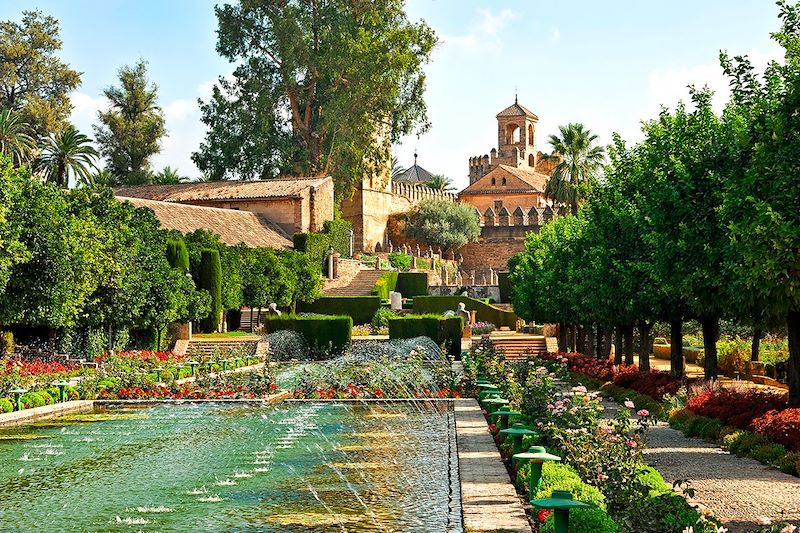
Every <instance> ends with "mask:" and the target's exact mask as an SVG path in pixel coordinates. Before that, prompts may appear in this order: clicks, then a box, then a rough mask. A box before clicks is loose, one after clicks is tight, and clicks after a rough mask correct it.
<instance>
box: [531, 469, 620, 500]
mask: <svg viewBox="0 0 800 533" xmlns="http://www.w3.org/2000/svg"><path fill="white" fill-rule="evenodd" d="M554 490H566V491H569V492H571V493H572V495H573V496H574V497H575V499H576V500H580V501H582V502H584V503H590V504H592V505H594V506H596V507H598V508H599V509H605V508H606V499H605V497H604V496H603V493H602V492H600V490H599V489H597V488H596V487H592V486H591V485H587V484H586V483H584V482H583V481H581V478H580V476H578V474H577V472H575V469H573V468H572V467H571V466H568V465H565V464H563V463H545V464H544V465H542V483H541V485H540V486H539V490H538V491H537V492H536V494H535V495H534V497H533V498H549V497H550V495H551V494H552V493H553V491H554Z"/></svg>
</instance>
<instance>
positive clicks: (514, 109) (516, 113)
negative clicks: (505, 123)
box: [497, 102, 539, 120]
mask: <svg viewBox="0 0 800 533" xmlns="http://www.w3.org/2000/svg"><path fill="white" fill-rule="evenodd" d="M502 117H530V118H532V119H534V120H539V117H537V116H536V114H535V113H534V112H533V111H531V110H530V109H528V108H527V107H525V106H523V105H520V104H519V103H518V102H514V103H513V104H511V105H510V106H508V107H507V108H505V109H503V110H502V111H500V112H499V113H498V114H497V118H502Z"/></svg>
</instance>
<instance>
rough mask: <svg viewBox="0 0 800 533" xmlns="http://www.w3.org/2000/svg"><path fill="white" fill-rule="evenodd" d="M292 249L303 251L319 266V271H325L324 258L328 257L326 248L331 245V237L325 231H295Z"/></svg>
mask: <svg viewBox="0 0 800 533" xmlns="http://www.w3.org/2000/svg"><path fill="white" fill-rule="evenodd" d="M293 242H294V249H295V250H297V251H298V252H303V253H305V254H306V255H307V256H308V258H309V260H310V261H311V262H312V263H313V264H315V265H318V266H319V270H320V272H325V269H326V266H325V260H326V259H327V258H328V248H330V246H331V237H330V235H328V234H327V233H295V234H294V238H293Z"/></svg>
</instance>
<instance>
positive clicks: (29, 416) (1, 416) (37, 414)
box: [0, 390, 292, 428]
mask: <svg viewBox="0 0 800 533" xmlns="http://www.w3.org/2000/svg"><path fill="white" fill-rule="evenodd" d="M291 395H292V392H291V391H288V390H285V391H280V392H277V393H275V394H273V395H271V396H267V397H266V398H219V399H206V398H198V399H188V398H187V399H185V400H160V399H148V400H71V401H68V402H62V403H54V404H51V405H45V406H42V407H34V408H32V409H23V410H22V411H12V412H10V413H0V428H3V427H10V426H19V425H22V424H30V423H31V422H36V421H37V420H44V419H47V418H52V417H55V416H58V415H63V414H66V413H75V412H84V411H91V410H92V409H94V408H95V407H99V406H103V405H145V404H158V403H175V404H179V403H200V402H204V403H205V402H213V403H259V404H267V405H270V404H273V403H278V402H281V401H284V400H286V399H288V398H290V397H291Z"/></svg>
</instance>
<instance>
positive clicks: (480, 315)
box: [414, 296, 518, 329]
mask: <svg viewBox="0 0 800 533" xmlns="http://www.w3.org/2000/svg"><path fill="white" fill-rule="evenodd" d="M461 302H463V303H464V304H465V306H466V308H467V310H469V311H473V310H474V311H477V313H476V320H477V321H478V322H489V323H491V324H494V325H495V326H497V327H498V328H500V327H503V326H508V327H509V328H512V329H513V328H514V327H516V325H517V320H518V317H517V315H516V314H514V313H512V312H511V311H506V310H505V309H500V308H499V307H495V306H493V305H489V304H487V303H486V302H483V301H481V300H478V299H476V298H470V297H468V296H416V297H415V298H414V313H417V314H426V313H437V314H441V313H444V312H445V311H448V310H453V311H454V310H456V309H457V308H458V304H459V303H461Z"/></svg>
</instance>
